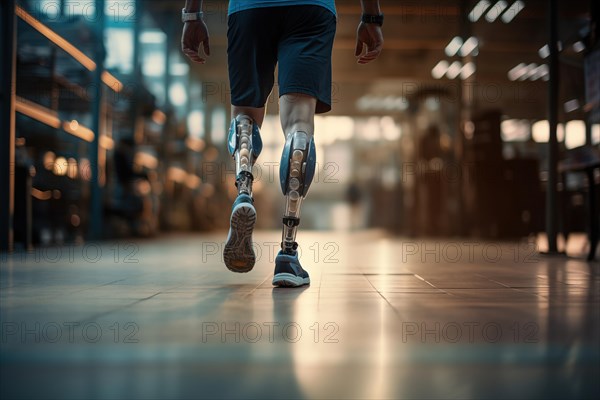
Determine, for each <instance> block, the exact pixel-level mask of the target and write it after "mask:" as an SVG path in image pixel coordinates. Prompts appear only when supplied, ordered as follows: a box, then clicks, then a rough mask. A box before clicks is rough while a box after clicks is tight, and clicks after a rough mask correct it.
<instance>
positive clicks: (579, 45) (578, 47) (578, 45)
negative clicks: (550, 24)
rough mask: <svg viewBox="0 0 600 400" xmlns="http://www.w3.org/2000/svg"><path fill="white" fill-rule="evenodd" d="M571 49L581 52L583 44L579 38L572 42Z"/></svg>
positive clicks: (583, 48)
mask: <svg viewBox="0 0 600 400" xmlns="http://www.w3.org/2000/svg"><path fill="white" fill-rule="evenodd" d="M573 50H574V51H575V53H581V52H582V51H584V50H585V44H583V42H582V41H581V40H578V41H577V42H575V43H573Z"/></svg>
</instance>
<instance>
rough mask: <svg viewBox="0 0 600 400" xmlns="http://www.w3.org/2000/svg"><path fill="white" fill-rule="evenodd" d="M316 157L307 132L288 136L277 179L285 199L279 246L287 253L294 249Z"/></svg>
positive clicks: (312, 142)
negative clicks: (303, 203) (301, 208)
mask: <svg viewBox="0 0 600 400" xmlns="http://www.w3.org/2000/svg"><path fill="white" fill-rule="evenodd" d="M316 163H317V156H316V150H315V144H314V141H313V139H312V138H311V139H310V140H309V138H308V135H307V134H306V132H295V133H293V134H290V135H289V136H288V137H287V140H286V143H285V147H284V149H283V154H282V156H281V164H280V167H279V178H280V182H281V190H282V192H283V194H284V195H285V198H286V205H285V214H284V217H283V224H284V231H283V238H282V239H283V240H282V244H281V245H282V248H283V250H284V252H286V253H294V252H295V251H296V248H297V246H298V245H297V244H296V242H295V240H296V230H297V227H298V224H299V223H300V205H301V203H302V199H303V198H304V197H305V196H306V194H307V193H308V189H309V187H310V184H311V183H312V180H313V177H314V175H315V167H316Z"/></svg>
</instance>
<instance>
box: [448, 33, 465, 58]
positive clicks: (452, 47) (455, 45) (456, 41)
mask: <svg viewBox="0 0 600 400" xmlns="http://www.w3.org/2000/svg"><path fill="white" fill-rule="evenodd" d="M462 45H463V40H462V38H461V37H460V36H455V37H454V38H453V39H452V40H451V41H450V43H448V46H446V50H445V51H446V55H447V56H448V57H453V56H455V55H456V53H458V50H460V47H461V46H462Z"/></svg>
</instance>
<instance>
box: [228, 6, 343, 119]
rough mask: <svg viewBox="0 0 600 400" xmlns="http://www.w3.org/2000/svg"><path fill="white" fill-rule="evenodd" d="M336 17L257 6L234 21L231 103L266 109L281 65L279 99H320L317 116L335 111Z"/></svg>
mask: <svg viewBox="0 0 600 400" xmlns="http://www.w3.org/2000/svg"><path fill="white" fill-rule="evenodd" d="M336 23H337V20H336V17H335V15H334V14H333V13H332V12H331V11H329V10H328V9H326V8H324V7H320V6H311V5H306V6H280V7H266V8H255V9H250V10H244V11H239V12H236V13H233V14H231V15H230V16H229V19H228V29H227V39H228V43H229V44H228V47H227V55H228V57H229V61H228V64H229V82H230V85H231V104H233V105H234V106H244V107H257V108H259V107H264V105H265V103H266V102H267V99H268V97H269V95H270V94H271V91H272V90H273V85H274V79H275V77H274V75H275V66H276V65H277V63H278V62H279V76H278V83H279V95H280V96H282V95H284V94H289V93H303V94H307V95H310V96H313V97H315V98H316V99H317V108H316V110H315V111H316V113H325V112H327V111H329V110H331V51H332V48H333V39H334V37H335V31H336Z"/></svg>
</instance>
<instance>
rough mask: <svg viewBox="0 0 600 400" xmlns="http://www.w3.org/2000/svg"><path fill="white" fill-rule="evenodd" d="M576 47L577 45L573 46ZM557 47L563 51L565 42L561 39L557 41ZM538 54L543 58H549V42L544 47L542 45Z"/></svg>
mask: <svg viewBox="0 0 600 400" xmlns="http://www.w3.org/2000/svg"><path fill="white" fill-rule="evenodd" d="M574 47H575V45H573V48H574ZM556 48H557V50H558V51H559V52H561V51H562V50H563V44H562V42H561V41H558V42H556ZM538 55H539V56H540V57H541V58H548V57H550V46H548V45H547V44H545V45H543V46H542V47H540V49H539V50H538Z"/></svg>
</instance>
